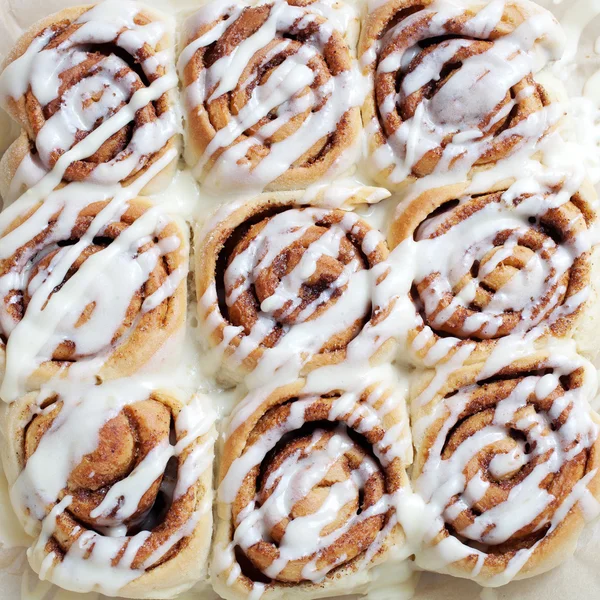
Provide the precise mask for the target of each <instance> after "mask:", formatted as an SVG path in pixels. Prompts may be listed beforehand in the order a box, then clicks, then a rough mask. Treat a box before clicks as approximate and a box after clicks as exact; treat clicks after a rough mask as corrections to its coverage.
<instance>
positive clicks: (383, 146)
mask: <svg viewBox="0 0 600 600" xmlns="http://www.w3.org/2000/svg"><path fill="white" fill-rule="evenodd" d="M542 23H543V26H542ZM558 28H559V27H558V23H556V21H555V20H554V17H553V16H552V15H551V13H549V12H547V11H545V10H544V9H542V8H540V7H539V6H537V5H534V4H533V3H531V2H527V3H525V2H520V1H514V0H510V1H508V2H506V3H500V2H494V3H487V2H478V1H476V2H470V3H466V4H463V5H457V4H455V3H452V2H432V1H431V0H389V1H387V2H382V3H377V6H376V8H375V9H374V10H373V11H372V12H371V13H370V14H369V15H368V17H367V20H366V23H365V25H364V27H363V31H362V35H361V40H360V44H359V57H360V61H361V64H362V66H363V69H364V73H365V74H368V75H369V76H370V77H371V78H372V80H373V90H372V92H371V93H370V94H369V95H367V99H366V101H365V104H364V106H363V119H364V122H365V127H366V129H367V132H368V138H369V142H368V145H369V162H368V164H369V167H370V170H371V172H372V174H373V176H374V178H375V179H376V180H377V181H379V182H380V183H382V184H383V185H386V186H387V187H390V188H393V187H398V186H401V185H403V184H405V183H407V182H411V181H414V180H415V179H417V178H420V177H425V176H427V175H430V174H431V173H434V172H436V173H440V172H447V171H450V170H451V171H453V172H455V173H456V172H461V173H463V174H464V175H467V174H468V173H469V172H470V171H471V170H472V169H473V168H485V167H487V166H490V165H493V164H494V163H495V162H496V161H498V160H500V159H503V158H506V157H507V156H509V155H511V153H514V152H515V151H516V150H518V149H520V148H523V147H529V150H530V153H533V152H534V151H535V144H536V142H537V141H538V140H539V139H540V138H541V137H542V136H544V134H545V133H547V132H548V131H549V129H551V128H552V127H553V126H554V125H555V124H556V123H557V122H558V120H559V119H560V118H561V117H562V115H563V110H562V109H561V108H560V107H559V106H557V105H552V98H551V95H550V93H549V92H548V91H547V90H546V89H545V88H544V87H543V86H542V85H541V84H540V83H538V82H536V80H535V79H534V67H535V64H534V53H533V50H534V48H535V47H536V46H537V45H539V44H545V45H546V46H547V47H548V48H549V50H550V51H551V52H554V55H555V57H556V58H558V52H556V49H557V48H558V47H559V45H560V44H559V43H558V41H557V40H560V39H562V36H561V35H559V33H560V32H557V33H555V32H556V30H558ZM540 32H542V33H540ZM553 44H554V45H553Z"/></svg>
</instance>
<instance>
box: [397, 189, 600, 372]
mask: <svg viewBox="0 0 600 600" xmlns="http://www.w3.org/2000/svg"><path fill="white" fill-rule="evenodd" d="M465 190H466V186H464V185H458V186H448V187H445V188H440V189H435V190H431V191H429V192H426V193H424V194H422V195H421V196H419V197H418V198H417V199H415V200H414V201H412V202H411V203H409V204H408V205H407V206H406V207H405V208H404V210H401V212H400V213H399V214H398V216H397V219H396V220H395V221H394V223H393V225H392V227H391V232H390V241H391V246H392V247H397V250H396V252H398V253H399V256H398V260H399V261H400V262H402V263H403V264H407V263H408V264H411V263H412V265H411V266H410V267H407V268H408V273H409V275H408V276H407V280H408V285H407V286H406V287H407V288H409V292H408V301H407V311H412V316H411V317H410V318H409V319H408V322H409V331H408V345H409V349H410V353H411V359H412V360H416V361H417V363H419V364H425V365H428V366H432V365H434V364H435V363H436V362H438V361H440V360H446V359H447V358H449V357H450V356H452V355H453V354H454V353H455V352H456V351H457V350H459V349H461V352H462V353H463V356H464V358H465V362H467V363H468V362H476V361H479V360H483V359H484V358H485V357H486V356H488V355H489V354H490V353H491V352H492V351H493V350H494V349H495V348H496V347H497V346H498V344H500V343H502V344H505V345H506V344H509V342H510V341H511V340H512V341H514V340H518V339H520V340H525V341H527V342H528V343H529V345H530V346H532V347H533V348H535V347H538V348H539V347H540V346H541V345H543V344H544V342H545V340H546V339H547V338H548V337H555V338H572V337H575V339H578V328H579V326H580V323H581V319H582V317H583V315H584V314H585V312H586V306H587V303H588V298H589V297H590V293H591V292H592V289H593V281H592V279H591V276H590V274H591V268H592V253H593V251H594V248H595V247H594V245H593V244H594V243H595V241H594V238H593V230H594V228H595V224H596V213H595V210H594V205H595V202H596V194H595V191H594V189H593V187H592V186H591V185H590V184H589V183H584V184H583V186H582V187H581V188H580V190H579V191H578V192H576V193H574V194H573V195H570V192H569V191H568V190H567V189H566V188H563V187H561V186H558V187H555V188H553V189H550V188H549V189H547V190H546V189H542V190H540V189H536V190H532V191H531V192H528V191H527V190H526V186H525V187H524V186H522V185H519V184H516V185H515V186H513V187H511V188H509V189H508V190H504V191H499V192H492V193H487V194H481V195H468V194H467V195H465ZM403 257H404V258H403ZM409 261H410V262H409Z"/></svg>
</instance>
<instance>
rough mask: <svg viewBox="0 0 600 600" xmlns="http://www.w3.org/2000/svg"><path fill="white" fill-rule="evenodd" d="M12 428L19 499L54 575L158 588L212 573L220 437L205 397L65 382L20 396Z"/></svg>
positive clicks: (141, 591) (131, 588) (47, 572)
mask: <svg viewBox="0 0 600 600" xmlns="http://www.w3.org/2000/svg"><path fill="white" fill-rule="evenodd" d="M4 427H5V429H4V432H5V434H6V437H5V438H4V439H5V447H4V455H5V456H4V458H5V464H6V465H7V467H8V468H7V476H8V479H9V484H10V486H11V500H12V503H13V506H14V509H15V511H16V513H17V515H18V517H19V518H20V520H21V521H22V523H23V525H24V527H25V528H26V530H27V531H28V533H29V534H30V535H32V536H34V537H35V541H34V542H33V545H32V547H31V549H30V551H29V552H28V555H27V556H28V559H29V562H30V564H31V566H32V568H33V569H34V571H35V572H36V573H38V574H39V575H40V576H41V577H42V578H43V579H47V580H49V581H51V582H53V583H55V584H57V585H60V586H61V587H62V588H64V589H67V590H71V591H77V592H88V591H100V592H103V593H104V594H108V595H115V596H116V595H118V596H120V597H127V598H146V597H148V598H155V597H157V596H160V597H171V595H172V594H176V593H178V592H181V591H184V590H185V589H187V588H189V587H191V585H192V584H193V583H194V582H195V581H197V579H198V577H199V576H201V571H202V568H203V567H204V565H205V562H206V558H207V554H208V549H209V543H210V530H211V520H212V519H211V478H212V464H211V463H212V446H213V442H214V437H215V436H214V432H213V428H212V422H211V420H210V419H208V418H207V414H206V412H205V411H204V409H203V407H202V402H201V400H200V398H194V399H193V400H192V402H191V403H190V404H187V405H184V404H183V403H182V401H181V400H180V398H179V397H177V396H174V395H173V394H171V393H166V392H158V391H149V390H148V389H145V388H144V387H142V386H140V385H136V384H135V383H134V382H133V381H131V380H128V381H126V380H121V381H118V382H112V383H109V384H103V385H101V386H88V387H81V386H73V385H72V384H69V383H68V382H65V384H64V385H62V384H61V385H59V386H58V387H57V388H56V389H53V390H52V391H50V392H48V391H45V392H44V393H31V394H29V395H27V396H25V397H24V398H22V399H20V400H18V401H17V402H15V403H14V404H13V405H11V407H10V408H9V409H8V412H7V413H6V419H5V422H4Z"/></svg>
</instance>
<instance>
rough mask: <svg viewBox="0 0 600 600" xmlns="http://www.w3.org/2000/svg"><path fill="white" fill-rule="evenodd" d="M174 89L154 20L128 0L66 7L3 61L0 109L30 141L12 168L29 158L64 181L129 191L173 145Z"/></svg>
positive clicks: (167, 48)
mask: <svg viewBox="0 0 600 600" xmlns="http://www.w3.org/2000/svg"><path fill="white" fill-rule="evenodd" d="M176 86H177V78H176V75H175V72H174V62H173V45H172V40H171V39H170V33H169V30H168V25H167V23H166V21H164V20H163V19H162V18H161V17H160V15H158V14H157V13H154V12H152V11H150V10H149V9H147V8H144V7H142V5H140V4H138V3H136V2H131V1H129V0H124V1H122V2H116V1H115V0H111V1H110V2H105V3H102V4H98V5H96V6H90V5H86V6H80V7H72V8H66V9H64V10H62V11H60V12H58V13H56V14H54V15H52V16H50V17H48V18H46V19H44V20H42V21H40V22H39V23H37V24H36V25H34V26H33V27H32V28H31V29H30V30H29V31H27V32H26V33H25V34H24V35H23V37H22V38H21V39H20V40H19V41H18V42H17V44H16V46H15V48H14V50H13V51H12V52H11V54H10V55H9V57H8V59H7V60H6V62H5V64H4V71H3V73H2V76H1V79H0V92H1V96H2V101H3V106H4V108H5V109H6V110H7V111H8V112H9V114H10V115H11V116H12V117H13V118H14V119H15V120H16V121H17V122H18V123H19V124H20V125H21V126H22V127H23V128H24V130H25V131H26V132H27V135H28V138H29V139H27V138H25V139H22V140H21V143H19V144H16V145H13V146H12V148H11V150H10V151H9V153H12V154H13V156H12V158H11V162H13V163H16V164H20V163H21V162H22V161H25V160H34V161H37V162H39V163H40V164H41V165H42V166H43V168H44V169H45V170H46V171H50V170H52V169H58V170H59V171H60V172H61V174H62V179H63V180H64V181H66V182H71V181H87V182H96V183H101V184H116V183H121V184H123V185H128V184H129V183H131V182H132V181H134V180H135V179H136V178H138V177H139V176H140V175H142V174H143V173H145V172H146V171H147V170H148V169H149V168H150V166H151V165H152V164H154V163H155V162H156V161H157V160H158V159H159V158H160V157H162V156H164V155H165V154H166V153H167V152H169V150H171V149H172V148H175V147H176V145H177V135H178V131H179V127H180V124H179V122H178V116H177V111H176V110H175V96H174V93H175V92H174V90H173V88H176ZM63 156H66V157H67V158H65V159H63V161H61V160H60V159H61V157H63ZM31 157H33V158H31ZM175 163H176V161H174V160H172V161H170V163H169V166H167V167H165V168H164V169H162V170H161V172H160V173H158V174H156V176H155V177H153V179H152V181H151V182H149V183H148V184H147V186H146V192H148V193H152V192H153V191H155V190H156V189H157V188H158V187H159V186H162V185H163V184H164V183H166V182H167V181H168V179H169V177H170V175H171V173H172V171H173V170H174V168H175ZM57 165H58V166H57Z"/></svg>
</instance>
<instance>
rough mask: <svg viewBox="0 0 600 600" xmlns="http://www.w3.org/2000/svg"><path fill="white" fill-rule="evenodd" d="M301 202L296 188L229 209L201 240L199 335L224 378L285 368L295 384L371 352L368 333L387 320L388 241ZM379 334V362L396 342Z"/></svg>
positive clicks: (265, 375) (355, 220)
mask: <svg viewBox="0 0 600 600" xmlns="http://www.w3.org/2000/svg"><path fill="white" fill-rule="evenodd" d="M299 198H300V200H299ZM302 202H303V201H302V195H301V194H298V193H294V192H289V193H278V194H263V195H260V196H257V197H256V198H254V199H253V200H250V201H247V202H244V201H241V202H240V203H238V204H237V205H236V204H234V205H227V206H225V207H224V208H223V209H221V210H220V211H218V212H217V213H216V215H215V216H214V217H213V218H211V219H210V220H209V221H208V223H207V224H206V225H205V226H204V229H203V232H202V233H201V234H200V235H199V240H198V243H197V244H196V261H197V263H196V281H197V297H198V312H199V317H200V323H201V329H202V330H203V332H204V334H205V336H206V339H208V340H209V342H210V344H211V345H212V347H214V348H216V349H217V350H218V352H219V354H220V358H221V362H222V366H223V369H222V371H221V373H222V375H224V376H225V379H232V380H234V381H235V380H240V379H241V378H242V377H243V376H244V375H245V374H247V373H250V372H251V371H253V370H255V373H254V376H255V377H257V378H258V380H259V381H263V382H264V381H265V380H268V379H270V378H271V377H272V375H273V374H274V373H275V372H276V371H277V370H278V369H282V368H285V369H290V373H291V375H290V376H291V377H293V378H295V377H297V376H298V373H300V372H302V371H306V370H307V369H309V368H314V367H316V366H319V365H323V364H330V363H336V362H339V361H341V360H343V359H344V358H345V357H346V356H347V354H348V351H349V348H350V347H352V346H357V345H359V346H362V347H361V351H362V350H364V351H367V349H368V348H367V344H366V342H365V343H364V344H362V343H361V337H362V334H363V332H364V331H365V328H370V327H372V326H374V325H375V324H378V323H380V322H382V321H383V320H384V319H385V317H386V312H385V311H384V310H382V309H381V308H380V307H379V306H377V305H375V303H374V300H373V298H372V291H373V289H374V288H375V287H376V286H377V284H378V283H381V282H382V281H383V280H385V278H386V277H387V274H388V271H389V267H388V266H387V263H386V262H385V259H386V258H387V256H388V250H387V246H386V243H385V241H384V239H383V236H382V235H381V234H380V233H379V232H378V231H377V230H375V229H372V228H371V227H370V226H369V225H368V224H367V223H366V222H365V221H363V220H362V219H361V218H360V217H359V216H358V215H357V214H355V213H353V212H348V211H345V210H340V209H326V208H320V207H315V206H306V205H303V203H302ZM380 334H381V335H380V336H379V337H378V339H377V340H375V341H374V342H373V343H372V345H371V346H369V348H372V351H370V354H369V356H368V357H367V358H371V359H372V360H374V361H375V360H378V359H381V358H382V357H384V356H385V355H386V354H387V353H389V350H390V348H391V346H392V344H393V341H392V333H391V332H387V334H388V335H387V337H386V335H385V334H386V332H385V331H382V332H380ZM258 365H260V368H257V366H258ZM294 373H295V375H294Z"/></svg>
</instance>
